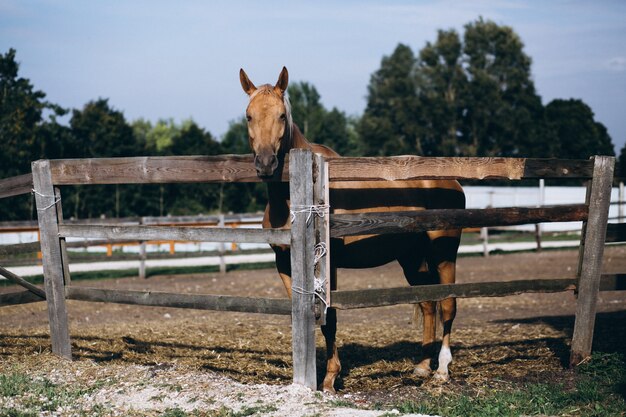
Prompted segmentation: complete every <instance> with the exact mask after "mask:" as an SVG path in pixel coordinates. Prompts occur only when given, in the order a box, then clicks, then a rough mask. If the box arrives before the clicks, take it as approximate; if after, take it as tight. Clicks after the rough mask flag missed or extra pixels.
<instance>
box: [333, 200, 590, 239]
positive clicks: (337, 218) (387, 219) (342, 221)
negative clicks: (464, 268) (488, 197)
mask: <svg viewBox="0 0 626 417" xmlns="http://www.w3.org/2000/svg"><path fill="white" fill-rule="evenodd" d="M587 213H588V209H587V206H586V205H584V204H575V205H563V206H544V207H504V208H491V209H434V210H422V211H411V212H390V213H359V214H332V215H331V217H330V226H331V229H330V233H331V237H334V238H336V237H342V236H356V235H366V234H383V233H407V232H424V231H427V230H444V229H458V228H464V227H486V226H512V225H519V224H529V223H546V222H565V221H578V220H586V219H587Z"/></svg>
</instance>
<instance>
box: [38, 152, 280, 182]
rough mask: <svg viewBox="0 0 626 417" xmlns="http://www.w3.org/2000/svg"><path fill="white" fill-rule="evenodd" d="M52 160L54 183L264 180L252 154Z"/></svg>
mask: <svg viewBox="0 0 626 417" xmlns="http://www.w3.org/2000/svg"><path fill="white" fill-rule="evenodd" d="M50 163H51V167H52V179H53V182H54V184H55V185H71V184H73V185H77V184H163V183H194V182H262V181H265V180H260V179H259V177H258V176H257V173H256V170H255V168H254V163H253V159H252V155H216V156H162V157H159V156H151V157H133V158H97V159H96V158H93V159H58V160H52V161H51V162H50ZM285 164H287V161H285ZM288 172H289V171H288V168H285V169H284V170H283V178H282V180H284V181H286V180H288V177H287V175H286V174H287V173H288ZM272 180H274V181H278V180H281V179H280V178H276V179H272ZM270 181H271V180H270Z"/></svg>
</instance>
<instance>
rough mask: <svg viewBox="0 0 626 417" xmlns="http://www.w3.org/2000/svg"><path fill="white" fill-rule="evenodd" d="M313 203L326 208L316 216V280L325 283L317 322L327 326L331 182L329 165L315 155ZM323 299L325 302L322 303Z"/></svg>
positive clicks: (329, 287) (329, 283)
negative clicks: (321, 213)
mask: <svg viewBox="0 0 626 417" xmlns="http://www.w3.org/2000/svg"><path fill="white" fill-rule="evenodd" d="M314 158H315V165H314V170H313V172H314V181H313V201H314V204H316V205H318V206H320V207H324V208H323V213H324V215H321V216H315V260H316V261H317V264H316V265H315V279H317V280H320V281H321V282H323V283H324V286H323V291H322V292H321V293H320V294H319V297H320V299H317V300H315V301H316V305H317V308H319V313H317V312H316V317H319V318H318V320H317V322H318V324H320V325H322V326H323V325H325V324H326V308H327V307H328V306H330V303H331V301H330V294H331V282H330V281H331V269H330V206H329V202H330V182H329V179H328V177H329V173H328V164H327V163H326V161H325V160H324V157H323V156H322V155H318V154H315V155H314ZM321 299H323V300H324V301H321Z"/></svg>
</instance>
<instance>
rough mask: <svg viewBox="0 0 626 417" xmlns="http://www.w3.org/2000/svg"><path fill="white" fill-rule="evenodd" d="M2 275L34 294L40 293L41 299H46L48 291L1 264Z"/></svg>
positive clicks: (0, 272) (0, 273)
mask: <svg viewBox="0 0 626 417" xmlns="http://www.w3.org/2000/svg"><path fill="white" fill-rule="evenodd" d="M0 275H1V276H3V277H5V278H6V279H8V280H9V281H11V282H13V283H15V284H17V285H20V286H22V287H24V288H26V289H27V290H28V291H30V292H32V293H33V294H36V295H38V296H39V297H40V298H41V299H43V300H45V299H46V292H45V291H44V290H42V289H41V288H39V287H38V286H36V285H35V284H31V283H30V282H28V281H26V280H25V279H23V278H22V277H20V276H18V275H16V274H14V273H13V272H11V271H9V270H8V269H5V268H3V267H1V266H0Z"/></svg>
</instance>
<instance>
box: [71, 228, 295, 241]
mask: <svg viewBox="0 0 626 417" xmlns="http://www.w3.org/2000/svg"><path fill="white" fill-rule="evenodd" d="M59 236H61V237H83V238H95V239H136V240H148V241H149V240H178V241H187V242H239V243H275V244H282V245H285V244H289V243H290V234H289V231H288V230H278V229H233V228H231V227H225V228H218V227H175V226H86V225H69V224H65V225H60V226H59Z"/></svg>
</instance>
